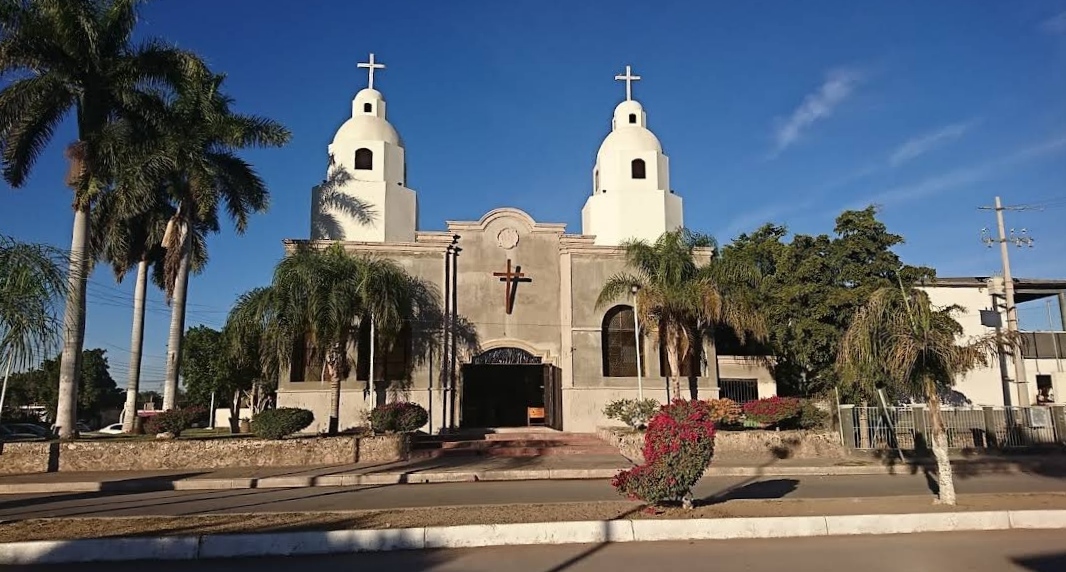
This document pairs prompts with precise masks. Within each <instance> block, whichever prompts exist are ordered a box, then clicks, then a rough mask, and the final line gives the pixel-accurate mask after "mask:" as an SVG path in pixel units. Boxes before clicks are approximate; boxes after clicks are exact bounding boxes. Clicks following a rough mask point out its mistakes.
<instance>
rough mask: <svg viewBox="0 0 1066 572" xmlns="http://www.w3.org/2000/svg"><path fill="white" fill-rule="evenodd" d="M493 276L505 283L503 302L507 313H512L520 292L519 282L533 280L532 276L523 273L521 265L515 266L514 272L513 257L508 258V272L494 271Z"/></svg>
mask: <svg viewBox="0 0 1066 572" xmlns="http://www.w3.org/2000/svg"><path fill="white" fill-rule="evenodd" d="M492 275H493V276H496V277H498V278H499V279H500V282H503V283H504V289H503V303H504V308H505V309H506V311H507V313H508V314H510V313H511V311H512V310H514V299H515V294H517V292H518V283H519V282H532V281H533V279H532V278H527V277H526V275H525V274H523V273H522V267H521V266H515V268H514V272H512V271H511V259H510V258H508V259H507V271H506V272H493V273H492Z"/></svg>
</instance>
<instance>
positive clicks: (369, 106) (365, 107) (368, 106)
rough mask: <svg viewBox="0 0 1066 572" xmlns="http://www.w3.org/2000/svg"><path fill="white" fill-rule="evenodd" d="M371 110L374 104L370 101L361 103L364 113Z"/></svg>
mask: <svg viewBox="0 0 1066 572" xmlns="http://www.w3.org/2000/svg"><path fill="white" fill-rule="evenodd" d="M371 111H374V104H372V103H364V104H363V112H364V113H370V112H371Z"/></svg>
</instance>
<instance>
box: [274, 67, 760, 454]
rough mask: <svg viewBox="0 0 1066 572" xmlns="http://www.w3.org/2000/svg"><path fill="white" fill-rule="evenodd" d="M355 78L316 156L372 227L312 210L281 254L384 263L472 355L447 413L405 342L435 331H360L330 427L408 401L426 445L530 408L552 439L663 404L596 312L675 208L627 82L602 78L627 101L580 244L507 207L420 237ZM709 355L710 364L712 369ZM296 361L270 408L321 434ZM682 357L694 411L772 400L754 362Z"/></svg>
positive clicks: (627, 331)
mask: <svg viewBox="0 0 1066 572" xmlns="http://www.w3.org/2000/svg"><path fill="white" fill-rule="evenodd" d="M361 66H362V67H369V68H370V73H371V76H370V77H371V79H370V83H369V86H368V87H367V88H366V89H363V90H361V91H360V92H359V93H357V94H356V96H355V99H354V100H353V103H352V113H351V118H349V119H348V120H347V121H345V123H344V124H343V125H341V127H340V129H338V131H337V134H336V136H335V137H334V139H333V142H332V143H331V144H330V145H329V152H330V155H331V157H332V161H333V163H332V165H331V167H330V168H331V169H337V168H344V169H347V170H348V171H349V173H350V174H351V175H352V177H351V180H350V181H349V182H348V183H346V184H345V185H344V186H343V187H341V188H340V190H339V191H340V194H341V195H343V196H342V197H341V198H342V199H343V197H354V198H358V199H359V200H361V201H362V202H364V203H366V204H368V205H370V206H371V207H372V208H373V210H374V211H375V220H374V221H373V222H372V223H370V224H363V223H362V222H360V221H359V220H357V219H356V218H355V217H353V216H351V214H350V213H349V212H348V211H347V210H346V209H345V208H343V200H341V201H338V200H336V197H332V198H327V197H323V196H320V195H316V196H314V197H312V203H313V204H312V207H311V212H312V216H311V219H312V220H311V229H312V230H311V236H310V240H286V241H285V245H286V249H287V250H288V251H290V252H291V251H292V249H294V248H297V247H299V246H301V245H310V246H314V247H321V246H325V245H328V244H331V243H335V242H339V243H340V244H342V245H343V246H344V248H345V249H346V250H347V251H349V252H353V253H369V254H373V255H376V256H382V257H386V258H389V259H392V260H394V261H395V262H397V263H398V264H399V265H400V266H402V267H403V268H404V269H405V270H406V271H407V272H409V273H411V274H412V275H415V276H417V277H420V278H422V279H423V280H425V281H427V282H429V283H431V284H433V285H435V286H436V288H437V289H438V290H439V292H440V293H441V294H442V295H443V294H447V293H449V291H452V292H451V294H452V295H449V296H444V298H443V302H444V303H445V305H446V306H448V307H449V308H450V307H451V306H450V302H451V300H454V311H455V314H457V316H458V318H459V320H458V321H457V323H456V324H457V329H460V330H463V331H464V332H465V335H466V337H463V338H462V341H468V340H470V339H471V336H472V337H476V340H477V345H476V348H471V349H468V350H465V351H464V349H463V348H464V347H465V346H464V344H461V343H459V341H458V340H457V342H456V347H457V350H458V351H457V352H456V354H455V363H456V366H455V377H454V380H455V381H454V400H453V399H451V398H449V397H448V396H449V393H448V388H449V383H448V379H449V376H448V375H447V372H448V371H449V369H448V367H449V362H450V360H448V359H445V356H443V355H441V353H440V352H439V351H438V352H437V355H434V354H433V353H432V352H428V351H422V350H421V349H420V348H423V347H425V346H424V345H423V344H419V343H417V340H419V339H421V338H423V337H425V336H434V335H439V333H440V331H441V328H442V325H441V324H427V323H417V322H410V323H408V324H407V325H406V326H405V327H404V329H403V331H402V332H400V336H399V338H398V339H397V341H396V342H395V343H392V344H384V343H382V341H381V340H380V339H378V336H375V335H372V331H371V330H372V327H371V325H370V324H360V326H359V328H360V335H359V342H358V343H357V344H355V347H354V348H352V351H351V354H352V358H353V363H354V364H355V367H353V368H351V374H350V375H349V377H348V379H346V380H345V381H344V382H343V383H342V395H341V415H340V423H341V427H342V428H344V427H351V426H354V425H358V424H361V423H362V421H363V420H365V416H366V414H367V413H368V412H369V410H370V409H371V408H372V407H373V406H374V405H375V404H381V403H384V402H386V401H396V400H407V401H413V402H416V403H419V404H421V405H423V406H424V407H426V409H427V410H428V411H429V412H430V421H429V424H428V426H427V427H426V428H425V430H427V431H430V432H434V433H435V432H438V431H440V430H441V429H443V428H447V427H478V428H486V427H509V426H525V425H527V424H528V423H530V422H531V419H530V417H529V414H530V408H533V409H544V419H543V422H544V423H545V424H546V425H548V426H550V427H554V428H556V429H560V430H566V431H592V430H594V429H595V428H596V427H597V426H598V425H603V424H604V422H605V418H604V415H603V408H604V406H605V405H606V404H607V403H608V402H609V401H612V400H614V399H619V398H635V397H637V396H638V394H642V395H643V396H644V397H646V398H655V399H658V400H660V401H663V402H665V401H666V400H667V398H668V395H667V391H668V389H667V382H666V377H665V373H666V371H667V366H666V360H665V355H664V354H663V352H661V351H660V348H659V346H658V343H657V338H656V335H655V332H643V331H642V332H641V335H640V336H639V340H640V351H639V352H638V351H637V346H638V344H637V339H638V336H637V335H636V325H635V320H634V312H633V307H632V301H631V300H618V301H616V302H615V303H613V304H609V305H607V306H604V307H598V306H597V304H596V301H597V297H598V296H599V293H600V289H601V288H602V286H603V284H604V283H605V281H606V280H607V279H608V278H609V277H610V276H612V275H614V274H616V273H618V272H620V271H623V270H625V266H626V264H625V259H624V251H623V249H622V248H621V247H620V245H621V244H622V243H623V242H624V241H626V240H627V239H644V240H648V241H654V240H655V239H657V238H658V237H659V236H660V235H661V234H662V233H663V232H666V231H671V230H675V229H677V228H679V227H682V226H683V225H684V216H683V204H682V199H681V196H680V195H678V194H676V193H675V192H674V189H673V188H671V186H670V163H669V159H668V157H667V156H666V154H665V153H664V152H663V148H662V145H661V144H660V142H659V139H658V138H657V137H656V136H655V134H654V133H652V131H651V130H649V129H648V117H647V114H646V112H645V110H644V107H643V106H642V105H641V104H640V103H639V102H638V101H636V100H635V99H633V98H632V82H633V81H636V80H638V79H640V78H639V77H637V76H634V75H632V73H631V72H630V70H629V68H628V67H627V68H626V74H625V75H622V76H617V77H616V79H620V80H624V81H625V82H626V99H625V100H624V101H622V102H621V103H619V104H618V105H617V106H616V107H615V110H614V114H613V118H612V120H611V130H610V133H608V135H607V136H606V138H605V139H604V141H603V143H602V144H601V145H600V148H599V151H598V152H597V154H596V163H595V165H593V167H592V177H591V180H592V189H591V192H590V193H589V196H588V199H587V201H586V203H585V206H584V208H583V209H582V212H581V221H582V228H581V232H580V234H575V233H568V232H567V229H566V227H565V225H564V224H558V223H549V222H538V221H535V220H533V218H532V217H530V216H529V215H528V214H527V213H525V212H523V211H521V210H519V209H515V208H498V209H494V210H491V211H489V212H487V213H485V214H484V215H482V216H481V217H480V218H478V219H477V220H470V221H448V222H446V224H445V230H442V231H423V230H419V228H418V222H417V218H418V217H417V212H418V207H417V193H416V191H414V190H413V189H410V188H408V187H407V168H408V165H407V157H406V154H405V152H404V144H403V140H402V139H401V137H400V135H399V133H397V131H396V129H395V128H393V126H392V125H391V124H390V123H389V121H388V119H387V117H386V101H385V98H384V96H383V95H382V94H381V92H379V91H378V90H376V89H374V88H373V72H374V70H375V69H381V66H380V64H375V63H373V57H371V63H370V64H361ZM414 165H415V168H417V161H416V162H415V163H414ZM488 183H489V182H488V181H486V184H488ZM451 253H456V254H455V255H454V257H453V256H452V254H451ZM711 254H712V253H711V252H710V251H709V250H704V251H700V252H699V253H698V256H700V257H702V258H703V259H704V260H707V259H708V258H709V257H710V256H711ZM453 272H454V274H453ZM453 285H454V289H452V286H453ZM372 339H373V340H375V343H374V344H373V347H371V345H372V344H371V340H372ZM716 346H717V347H718V353H719V354H722V355H714V348H715V347H716ZM300 349H301V348H298V349H297V351H296V352H294V355H295V359H294V360H293V364H292V367H291V368H290V370H289V371H288V372H287V373H286V374H284V375H283V379H281V380H279V384H278V405H279V406H290V407H303V408H307V409H310V410H311V411H313V412H314V414H315V420H316V426H314V427H312V428H311V429H313V430H321V429H324V428H325V426H326V422H327V420H328V418H329V409H328V408H329V389H328V383H327V382H324V381H322V374H321V372H322V368H321V365H320V364H316V363H311V362H312V360H311V359H309V356H311V355H312V353H311V352H310V351H302V352H301V351H299V350H300ZM303 349H305V350H306V348H303ZM696 350H697V351H696V352H694V355H693V356H692V357H690V358H689V359H687V360H686V362H685V363H684V364H682V372H683V374H684V375H686V376H687V377H688V381H689V390H690V391H691V392H693V393H694V394H696V395H697V396H698V397H700V398H712V397H717V396H719V395H723V396H730V397H734V398H737V399H741V400H743V399H751V398H755V397H767V396H769V395H773V394H774V392H775V384H774V381H773V378H772V376H771V375H770V372H769V371H768V369H767V368H766V367H764V366H763V365H761V363H760V362H759V360H757V359H755V358H753V357H745V356H742V355H732V354H742V353H745V352H744V348H742V347H740V346H739V344H737V343H735V340H730V339H725V338H723V339H722V340H719V343H718V344H713V345H712V344H708V343H705V342H704V343H701V344H698V345H697V348H696ZM638 362H639V365H638ZM371 363H372V364H373V365H371ZM716 370H717V371H716ZM442 372H444V373H443V374H442ZM371 373H373V375H371ZM371 377H373V383H372V384H371V383H370V379H371ZM453 402H454V410H452V409H451V408H450V404H451V403H453ZM533 421H534V422H539V421H540V420H539V418H538V419H534V420H533Z"/></svg>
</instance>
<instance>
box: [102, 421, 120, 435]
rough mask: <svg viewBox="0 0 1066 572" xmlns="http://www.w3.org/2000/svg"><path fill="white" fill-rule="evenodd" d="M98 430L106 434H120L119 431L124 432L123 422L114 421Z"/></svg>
mask: <svg viewBox="0 0 1066 572" xmlns="http://www.w3.org/2000/svg"><path fill="white" fill-rule="evenodd" d="M96 432H97V433H103V434H105V435H118V434H119V433H122V424H121V423H114V424H112V425H108V426H107V427H101V428H100V429H99V430H97V431H96Z"/></svg>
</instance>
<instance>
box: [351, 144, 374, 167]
mask: <svg viewBox="0 0 1066 572" xmlns="http://www.w3.org/2000/svg"><path fill="white" fill-rule="evenodd" d="M355 168H356V169H358V170H360V171H369V170H371V169H373V168H374V152H373V151H371V150H370V149H367V148H366V147H364V148H362V149H356V150H355Z"/></svg>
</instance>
